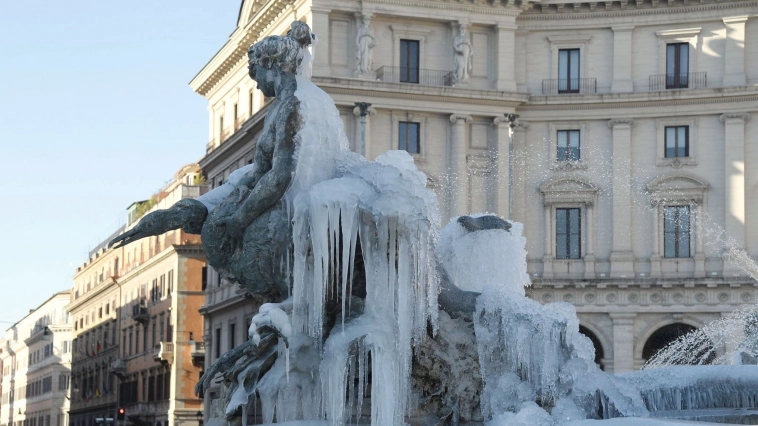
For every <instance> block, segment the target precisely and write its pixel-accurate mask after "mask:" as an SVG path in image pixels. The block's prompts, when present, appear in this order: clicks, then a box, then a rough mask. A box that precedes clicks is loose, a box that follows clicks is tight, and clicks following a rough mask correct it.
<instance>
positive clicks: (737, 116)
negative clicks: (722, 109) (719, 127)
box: [719, 112, 750, 123]
mask: <svg viewBox="0 0 758 426" xmlns="http://www.w3.org/2000/svg"><path fill="white" fill-rule="evenodd" d="M727 120H742V121H743V122H746V121H748V120H750V114H748V113H746V112H727V113H724V114H721V115H720V116H719V121H721V122H722V123H726V122H727Z"/></svg>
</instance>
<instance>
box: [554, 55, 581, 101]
mask: <svg viewBox="0 0 758 426" xmlns="http://www.w3.org/2000/svg"><path fill="white" fill-rule="evenodd" d="M558 93H579V49H560V50H559V51H558Z"/></svg>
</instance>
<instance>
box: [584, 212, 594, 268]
mask: <svg viewBox="0 0 758 426" xmlns="http://www.w3.org/2000/svg"><path fill="white" fill-rule="evenodd" d="M596 202H597V201H596ZM585 212H586V213H587V219H586V221H587V222H586V229H587V232H586V233H585V235H586V236H587V245H586V248H587V253H586V254H585V255H584V279H587V280H592V279H595V203H593V204H587V205H586V206H585Z"/></svg>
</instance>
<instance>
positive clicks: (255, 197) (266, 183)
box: [222, 96, 302, 247]
mask: <svg viewBox="0 0 758 426" xmlns="http://www.w3.org/2000/svg"><path fill="white" fill-rule="evenodd" d="M287 102H288V103H289V105H287V106H286V108H282V110H280V111H281V112H280V113H281V114H282V115H283V116H284V117H283V119H282V120H277V121H278V123H277V124H276V139H277V141H276V147H275V148H274V154H273V160H272V163H271V169H270V170H269V171H268V172H266V173H265V174H264V175H263V176H261V178H260V180H258V181H257V182H256V184H255V187H254V188H253V190H252V191H251V192H250V195H248V196H247V198H246V199H245V202H244V203H242V205H241V206H240V207H239V208H238V209H237V211H236V212H235V213H234V214H233V215H231V216H229V218H227V219H226V220H225V221H224V225H225V226H226V228H227V229H226V232H227V235H226V238H225V240H224V241H223V242H222V244H231V245H232V247H236V246H237V245H238V244H239V242H240V241H241V240H242V235H243V234H244V232H245V229H246V228H247V227H248V225H250V224H251V223H252V222H253V221H254V220H255V219H256V218H258V217H259V216H260V215H262V214H263V213H265V212H266V211H267V210H268V209H269V208H271V206H273V205H274V204H275V203H276V202H278V201H279V200H280V199H281V198H282V197H283V196H284V193H285V192H286V191H287V188H289V185H290V183H291V182H292V176H293V174H294V172H295V167H296V163H295V159H294V156H295V147H296V146H297V138H298V137H299V136H298V135H297V132H298V131H299V130H300V127H301V126H302V118H301V117H300V111H299V110H300V101H298V100H297V98H295V97H294V96H293V97H292V98H290V99H288V100H287Z"/></svg>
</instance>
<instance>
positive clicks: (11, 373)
mask: <svg viewBox="0 0 758 426" xmlns="http://www.w3.org/2000/svg"><path fill="white" fill-rule="evenodd" d="M70 300H71V293H70V292H69V291H68V290H67V291H62V292H58V293H55V294H54V295H52V296H51V297H50V298H48V299H47V300H46V301H45V302H43V303H42V304H41V305H40V306H39V307H37V308H36V309H32V310H30V311H29V314H28V315H26V316H25V317H24V318H22V319H21V320H19V321H18V322H17V323H16V324H14V325H13V326H11V327H10V328H8V329H7V330H6V331H5V333H4V335H3V337H2V348H3V350H2V352H0V359H2V372H3V376H2V404H1V405H0V424H1V425H3V426H67V425H68V410H69V398H70V377H71V321H70V316H69V315H68V313H67V312H66V309H65V307H66V305H67V304H68V303H69V301H70Z"/></svg>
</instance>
